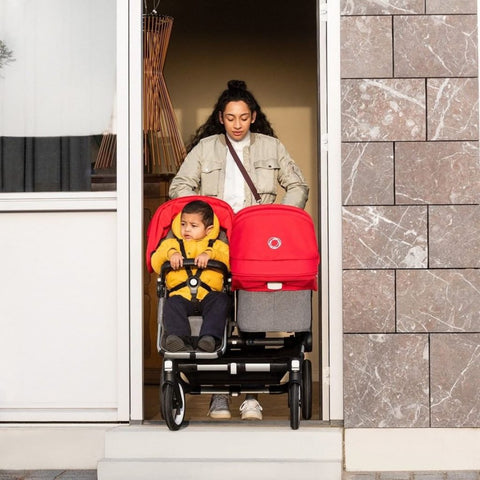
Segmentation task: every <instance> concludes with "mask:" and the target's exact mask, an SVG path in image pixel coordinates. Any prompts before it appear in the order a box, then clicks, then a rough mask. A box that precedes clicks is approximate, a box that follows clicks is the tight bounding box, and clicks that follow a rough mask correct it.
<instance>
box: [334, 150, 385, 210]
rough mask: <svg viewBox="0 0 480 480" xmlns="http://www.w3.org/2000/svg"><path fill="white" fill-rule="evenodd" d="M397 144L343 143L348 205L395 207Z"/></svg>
mask: <svg viewBox="0 0 480 480" xmlns="http://www.w3.org/2000/svg"><path fill="white" fill-rule="evenodd" d="M393 171H394V168H393V144H392V143H389V142H372V143H344V144H342V197H343V204H344V205H393V203H394V199H393Z"/></svg>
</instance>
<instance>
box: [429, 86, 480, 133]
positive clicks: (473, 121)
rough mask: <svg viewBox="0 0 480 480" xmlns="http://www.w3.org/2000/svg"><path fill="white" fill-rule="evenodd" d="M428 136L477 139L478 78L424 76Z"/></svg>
mask: <svg viewBox="0 0 480 480" xmlns="http://www.w3.org/2000/svg"><path fill="white" fill-rule="evenodd" d="M427 104H428V112H427V136H428V140H478V79H476V78H429V79H428V80H427Z"/></svg>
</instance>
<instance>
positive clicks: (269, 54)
mask: <svg viewBox="0 0 480 480" xmlns="http://www.w3.org/2000/svg"><path fill="white" fill-rule="evenodd" d="M315 4H316V2H315V1H314V0H305V1H302V2H298V4H292V3H290V2H288V3H287V2H276V1H272V0H263V1H262V2H258V1H252V0H244V1H242V3H241V8H239V7H238V3H234V2H232V1H229V0H203V1H199V0H162V2H161V4H160V6H161V11H159V13H161V14H167V15H171V16H172V17H173V18H174V23H173V29H172V34H171V39H170V44H169V48H168V51H167V58H166V62H165V70H164V76H165V81H166V83H167V87H168V89H169V92H170V96H171V99H172V103H173V106H174V108H175V110H176V112H177V116H178V121H179V124H180V130H181V132H182V136H183V138H184V140H185V141H186V142H187V141H188V140H189V139H190V137H191V135H192V134H193V133H194V131H195V130H196V128H197V127H198V126H199V125H200V124H201V123H202V122H203V121H204V120H205V119H206V117H207V116H208V115H209V114H210V113H211V111H212V109H213V106H214V104H215V102H216V100H217V98H218V96H219V94H220V93H221V92H222V90H223V89H225V88H226V85H227V82H228V80H230V79H240V80H245V81H246V82H247V86H248V88H249V89H250V90H251V91H252V92H253V94H254V95H255V97H256V98H257V100H258V102H259V103H260V105H261V107H262V109H263V110H264V111H265V113H266V114H267V117H268V118H269V120H270V121H271V123H272V124H273V128H274V130H275V132H276V134H277V136H278V137H279V138H280V140H281V141H282V142H283V143H284V144H285V146H286V147H287V150H288V151H289V152H290V154H291V155H292V157H293V158H294V159H295V161H296V162H297V163H298V165H299V166H300V168H301V169H302V171H303V172H304V174H305V176H306V178H307V181H308V183H309V185H310V186H311V195H310V199H309V202H308V205H307V210H308V211H309V213H311V214H312V215H313V216H314V217H316V204H317V192H316V190H317V189H316V184H317V52H316V13H315Z"/></svg>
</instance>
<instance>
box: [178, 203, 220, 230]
mask: <svg viewBox="0 0 480 480" xmlns="http://www.w3.org/2000/svg"><path fill="white" fill-rule="evenodd" d="M182 213H198V214H199V215H201V216H202V223H203V225H204V226H205V228H208V227H209V226H210V225H213V208H212V207H211V206H210V204H208V203H207V202H204V201H203V200H193V201H191V202H189V203H187V204H186V205H185V206H184V207H183V209H182Z"/></svg>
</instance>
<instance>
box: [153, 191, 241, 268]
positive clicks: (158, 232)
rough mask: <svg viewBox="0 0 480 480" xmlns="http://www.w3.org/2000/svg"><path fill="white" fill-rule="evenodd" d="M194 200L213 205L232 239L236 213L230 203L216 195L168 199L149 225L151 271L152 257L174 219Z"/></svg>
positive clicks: (224, 228) (221, 223)
mask: <svg viewBox="0 0 480 480" xmlns="http://www.w3.org/2000/svg"><path fill="white" fill-rule="evenodd" d="M193 200H203V201H204V202H207V203H208V204H210V205H211V207H212V208H213V211H214V212H215V215H216V216H217V218H218V221H219V222H220V227H221V228H222V229H223V230H225V232H226V235H227V239H230V235H231V231H232V224H233V216H234V213H233V210H232V208H231V207H230V205H229V204H228V203H226V202H224V201H223V200H220V199H218V198H215V197H206V196H202V195H190V196H187V197H180V198H175V199H173V200H168V201H167V202H165V203H163V204H162V205H160V206H159V207H158V208H157V210H156V211H155V213H154V214H153V217H152V219H151V220H150V223H149V225H148V229H147V250H146V253H145V255H146V262H147V268H148V271H149V272H153V268H152V265H151V263H150V259H151V257H152V255H153V253H154V252H155V250H156V249H157V247H158V245H159V243H160V241H161V240H162V239H163V238H165V236H166V235H167V233H168V231H169V230H170V226H171V224H172V221H173V219H174V218H175V217H176V216H177V215H178V213H179V212H181V210H182V209H183V207H184V206H185V205H186V204H187V203H190V202H192V201H193Z"/></svg>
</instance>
